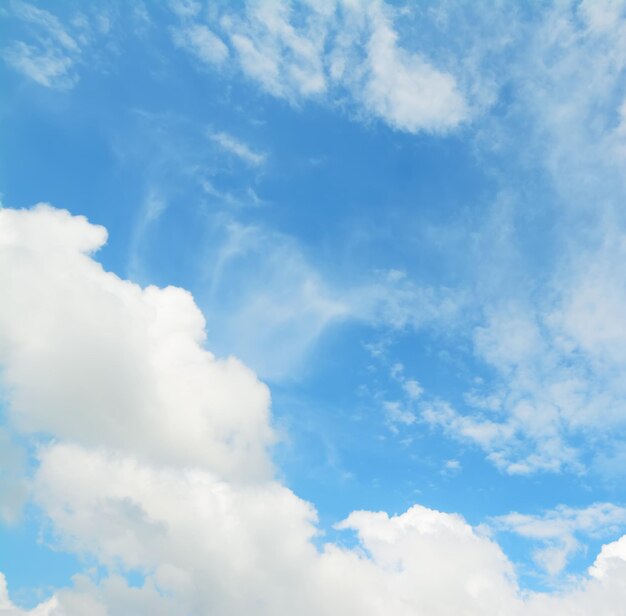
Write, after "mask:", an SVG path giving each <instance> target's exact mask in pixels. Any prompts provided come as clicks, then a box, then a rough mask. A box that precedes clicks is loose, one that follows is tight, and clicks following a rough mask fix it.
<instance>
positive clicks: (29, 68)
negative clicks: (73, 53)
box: [2, 41, 76, 89]
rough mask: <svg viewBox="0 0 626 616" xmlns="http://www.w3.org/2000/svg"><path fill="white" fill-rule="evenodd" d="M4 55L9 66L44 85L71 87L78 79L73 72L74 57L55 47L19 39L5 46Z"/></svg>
mask: <svg viewBox="0 0 626 616" xmlns="http://www.w3.org/2000/svg"><path fill="white" fill-rule="evenodd" d="M2 57H3V58H4V60H5V62H6V63H7V64H8V65H9V66H11V67H12V68H14V69H15V70H17V71H19V72H21V73H23V74H24V75H26V76H27V77H30V78H31V79H32V80H33V81H36V82H37V83H38V84H40V85H42V86H46V87H57V88H62V89H63V88H70V87H72V86H73V85H74V83H75V81H76V78H75V76H74V75H73V74H72V73H71V69H72V67H73V66H74V61H73V60H72V58H70V57H68V56H65V55H63V54H62V53H58V52H57V51H55V50H53V49H41V48H38V47H35V46H33V45H28V44H27V43H24V42H22V41H17V42H15V43H13V44H12V45H9V46H8V47H5V48H4V50H3V51H2Z"/></svg>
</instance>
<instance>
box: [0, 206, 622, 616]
mask: <svg viewBox="0 0 626 616" xmlns="http://www.w3.org/2000/svg"><path fill="white" fill-rule="evenodd" d="M105 241H106V232H105V230H104V229H103V228H102V227H99V226H96V225H92V224H90V223H88V222H87V221H86V220H85V219H84V218H82V217H75V216H71V215H70V214H69V213H67V212H65V211H61V210H55V209H53V208H51V207H49V206H43V205H40V206H38V207H36V208H34V209H32V210H21V211H15V210H7V209H4V210H1V211H0V264H1V267H0V280H1V281H2V287H3V288H4V289H7V290H8V293H7V294H6V295H5V297H4V298H3V302H2V307H1V309H0V349H2V355H1V356H0V362H1V363H2V366H3V387H4V389H5V391H6V393H7V399H8V402H9V417H10V419H11V420H12V422H13V423H14V425H15V426H16V427H17V428H18V429H20V430H22V431H23V432H24V433H25V434H33V433H35V434H39V435H41V436H40V440H39V446H38V449H37V460H36V470H35V473H34V477H33V478H32V498H33V502H34V503H35V504H36V505H37V506H38V507H39V508H40V510H41V511H42V512H43V514H44V515H45V516H46V518H47V519H48V520H49V522H50V524H51V525H52V528H53V530H54V537H55V542H56V543H57V547H59V548H61V549H65V550H70V551H73V552H76V553H78V554H88V555H90V556H91V557H92V558H95V559H96V561H97V562H98V563H99V564H100V565H101V568H102V569H103V570H104V572H105V573H104V574H103V575H101V576H99V577H96V576H94V575H93V574H90V573H89V572H84V573H82V574H79V575H77V576H75V578H74V581H73V584H72V586H71V587H68V588H65V589H59V590H58V591H57V592H56V593H55V594H54V596H53V597H52V598H50V599H49V600H48V601H46V602H44V603H42V604H41V605H39V606H38V607H36V608H34V609H33V610H30V611H23V610H20V609H19V608H18V607H16V606H15V605H14V604H13V603H12V602H11V600H10V598H9V595H8V592H7V589H6V584H5V580H4V578H0V607H1V608H2V609H3V610H4V613H6V614H9V615H11V616H23V615H30V616H80V615H83V614H87V613H88V614H96V615H98V614H103V615H104V614H112V613H137V614H146V615H147V614H169V613H173V611H176V612H184V613H190V614H204V613H208V612H210V613H212V614H217V615H219V614H224V615H226V614H228V615H230V616H232V615H235V614H247V613H250V612H251V611H254V612H255V613H257V614H261V615H263V614H267V615H268V616H269V615H272V616H276V615H281V614H293V613H299V614H304V615H306V614H311V615H314V614H315V615H318V614H346V615H348V614H354V615H356V614H359V615H366V616H367V615H372V616H374V615H378V614H382V613H384V614H394V616H396V615H397V616H403V615H406V616H409V615H413V614H416V613H418V614H419V613H426V614H441V615H442V616H445V615H447V614H450V615H451V616H452V615H453V614H454V615H456V614H459V613H461V612H462V613H464V614H467V615H468V616H469V615H472V614H476V615H477V616H478V615H480V616H485V615H489V614H493V615H494V616H495V615H498V614H503V613H506V614H511V615H513V616H514V615H515V614H520V615H521V614H537V615H539V614H544V613H548V610H550V609H551V610H552V612H551V613H555V612H556V613H563V614H565V613H570V612H569V611H567V610H569V609H570V608H569V607H568V606H570V605H573V606H575V608H576V609H578V607H579V606H582V605H590V602H596V603H597V604H598V605H603V604H604V605H607V606H611V605H614V606H615V605H621V602H623V601H624V599H625V598H626V592H625V590H626V589H625V587H624V584H623V579H625V578H624V571H623V564H624V560H623V553H622V552H623V551H622V550H621V549H620V548H619V545H621V544H615V546H616V547H611V546H607V547H605V549H604V550H603V552H602V553H601V554H600V556H599V557H598V560H597V561H596V564H595V565H594V569H593V571H592V572H593V576H592V577H591V578H589V579H586V580H584V581H581V585H580V588H577V589H576V590H575V591H573V592H570V593H569V594H566V595H563V596H561V597H546V596H534V595H531V596H530V597H528V598H524V597H523V596H522V595H521V593H520V591H519V589H518V586H517V583H516V581H515V575H514V571H513V568H512V565H511V563H510V562H509V561H508V560H507V558H506V557H505V555H504V554H503V552H502V551H501V549H500V548H499V547H498V545H497V544H496V543H495V542H494V541H493V540H492V539H490V538H489V537H487V536H485V535H484V534H482V533H481V532H478V531H477V530H475V529H473V528H472V527H471V526H469V525H468V524H467V523H466V522H465V521H464V520H463V518H462V517H460V516H458V515H454V514H447V513H442V512H438V511H434V510H431V509H427V508H425V507H422V506H419V505H415V506H413V507H411V508H410V509H409V510H408V511H406V512H405V513H402V514H398V515H392V516H390V515H388V514H387V513H384V512H369V511H356V512H353V513H352V514H350V515H349V516H348V517H347V518H346V519H345V520H344V521H342V522H340V523H339V524H338V525H337V531H339V532H354V533H355V534H356V546H355V547H353V548H347V547H344V546H342V545H340V544H337V543H333V542H331V541H326V540H325V538H324V536H323V535H322V534H321V531H320V530H319V528H318V524H317V514H316V511H315V509H314V507H313V506H312V505H311V504H310V503H308V502H306V501H304V500H302V499H300V498H298V497H297V496H296V495H295V494H294V493H293V492H292V491H291V490H289V489H288V488H286V487H285V486H283V485H281V484H280V483H279V482H278V481H277V480H276V479H275V478H274V477H273V474H272V473H271V468H270V465H269V462H268V458H267V447H268V445H269V443H270V442H271V438H272V430H271V427H270V418H269V412H268V404H269V399H268V394H267V389H266V388H265V387H264V386H262V385H261V384H260V383H259V382H258V381H257V380H256V378H255V377H254V375H252V374H251V373H250V372H249V371H248V370H247V369H246V368H244V367H243V366H242V364H240V363H239V362H236V361H235V360H232V359H229V360H218V359H216V358H215V357H214V356H213V355H212V354H210V353H209V352H208V351H206V350H205V349H204V348H203V327H204V321H203V319H202V316H201V314H200V313H199V311H198V310H197V308H196V307H195V305H194V303H193V300H192V299H191V297H190V296H189V295H188V294H187V293H185V292H183V291H182V290H180V289H173V288H166V289H157V288H155V287H147V288H140V287H138V286H137V285H134V284H132V283H130V282H127V281H124V280H121V279H120V278H118V277H117V276H115V275H113V274H111V273H108V272H106V271H104V270H103V268H102V267H101V266H100V265H99V264H98V263H97V262H96V261H95V260H94V259H93V257H92V253H93V252H94V251H96V250H97V249H98V248H99V247H100V246H101V245H102V244H103V243H104V242H105ZM396 372H397V376H398V377H400V376H402V374H401V373H402V371H401V370H397V371H396ZM402 379H403V380H402V382H408V381H406V378H405V377H403V376H402ZM407 395H409V396H410V395H411V394H410V391H409V392H407ZM45 435H48V436H52V437H53V438H52V439H44V438H42V437H43V436H45ZM594 511H595V510H594ZM614 511H617V508H615V509H610V507H609V506H603V508H602V510H601V511H600V510H598V512H599V513H600V514H601V515H600V516H599V517H598V516H596V515H595V514H592V515H589V516H587V514H586V513H584V514H576V515H570V513H568V512H567V511H565V510H562V511H561V513H562V514H563V516H562V517H563V518H564V519H567V520H574V522H573V524H574V527H575V528H581V524H583V522H584V520H586V519H587V518H590V519H593V520H595V522H594V523H592V524H591V526H592V527H593V528H596V527H597V526H598V520H599V521H600V522H601V523H604V522H606V521H607V520H608V519H609V518H610V520H613V519H614V518H615V516H614V515H613V513H614ZM598 512H596V513H598ZM612 512H613V513H612ZM587 513H588V512H587ZM607 515H608V518H607ZM585 516H587V517H585ZM542 523H543V522H542V521H539V522H537V521H533V520H525V519H524V520H521V522H520V519H518V518H515V519H509V520H508V521H507V524H508V527H511V528H515V529H518V530H519V529H520V528H521V529H524V528H528V527H529V526H528V525H530V528H535V527H541V525H542ZM583 526H584V527H585V528H587V526H589V525H588V524H587V526H585V524H583ZM535 534H536V533H535ZM130 570H132V571H134V572H139V574H140V575H141V576H142V578H143V581H142V582H141V583H140V584H138V585H137V584H135V585H133V586H132V587H131V586H129V584H128V583H127V581H126V580H125V574H126V573H127V572H128V571H130ZM559 609H560V611H559ZM571 613H572V614H574V613H583V612H576V611H571Z"/></svg>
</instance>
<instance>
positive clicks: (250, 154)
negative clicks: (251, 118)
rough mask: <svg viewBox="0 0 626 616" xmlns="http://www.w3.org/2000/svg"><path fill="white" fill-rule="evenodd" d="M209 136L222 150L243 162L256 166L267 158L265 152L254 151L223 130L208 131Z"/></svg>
mask: <svg viewBox="0 0 626 616" xmlns="http://www.w3.org/2000/svg"><path fill="white" fill-rule="evenodd" d="M209 138H210V139H211V140H212V141H214V142H215V143H217V144H218V145H219V146H220V147H221V148H222V149H223V150H225V151H226V152H229V153H230V154H234V155H235V156H237V157H238V158H240V159H241V160H243V161H244V162H245V163H247V164H249V165H252V166H253V167H258V166H260V165H262V164H263V163H264V162H265V159H266V158H267V156H266V154H264V153H262V152H255V151H254V150H252V149H251V148H250V146H248V145H246V144H245V143H244V142H243V141H240V140H239V139H237V138H236V137H233V135H229V134H228V133H224V132H217V133H209Z"/></svg>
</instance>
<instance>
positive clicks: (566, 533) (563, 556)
mask: <svg viewBox="0 0 626 616" xmlns="http://www.w3.org/2000/svg"><path fill="white" fill-rule="evenodd" d="M492 524H493V527H494V528H495V529H496V530H499V531H502V530H506V531H509V532H513V533H516V534H517V535H520V536H521V537H524V538H527V539H531V540H534V541H539V542H540V543H542V544H543V546H542V547H541V548H538V549H536V550H535V552H534V555H533V558H534V560H535V562H536V563H537V564H538V565H539V566H540V567H541V568H542V569H544V570H545V571H546V572H547V573H548V574H549V575H551V576H556V575H558V574H560V573H561V572H562V571H563V569H564V568H565V566H566V565H567V562H568V560H569V559H570V558H571V557H572V556H573V555H574V554H575V553H576V552H577V551H579V550H581V549H582V547H583V544H582V543H581V542H580V541H579V537H580V536H581V535H588V536H594V537H607V536H610V535H615V534H617V533H618V532H619V530H620V529H623V528H624V527H625V526H626V509H625V508H624V507H618V506H616V505H613V504H611V503H596V504H594V505H590V506H589V507H585V508H581V509H575V508H572V507H566V506H564V505H561V506H559V507H557V508H556V509H553V510H551V511H547V512H545V513H543V514H542V515H528V514H521V513H509V514H507V515H503V516H499V517H496V518H493V519H492ZM610 545H611V546H614V545H616V544H610ZM616 549H617V548H615V547H611V548H609V547H604V548H603V549H602V552H601V554H600V555H599V556H598V558H599V559H600V560H599V561H596V564H595V565H594V567H593V569H592V571H593V572H594V575H596V576H598V575H599V571H600V570H601V569H602V567H603V565H602V564H601V563H602V562H604V561H603V560H602V559H604V558H605V557H608V556H609V555H611V556H613V554H614V553H617V552H616ZM620 554H621V552H620ZM599 563H600V564H599Z"/></svg>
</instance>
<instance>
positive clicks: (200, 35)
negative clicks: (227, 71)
mask: <svg viewBox="0 0 626 616" xmlns="http://www.w3.org/2000/svg"><path fill="white" fill-rule="evenodd" d="M173 36H174V42H175V43H176V45H178V46H179V47H180V48H181V49H185V50H186V51H188V52H190V53H192V54H193V55H195V56H196V57H197V58H198V59H199V60H201V61H202V62H205V63H206V64H209V65H219V64H221V63H222V62H224V61H225V60H226V58H228V47H226V45H225V44H224V41H222V39H220V38H219V37H218V36H217V35H216V34H215V33H214V32H211V30H209V28H207V27H206V26H203V25H201V24H193V25H191V26H187V27H182V28H178V29H176V30H175V31H174V35H173Z"/></svg>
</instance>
